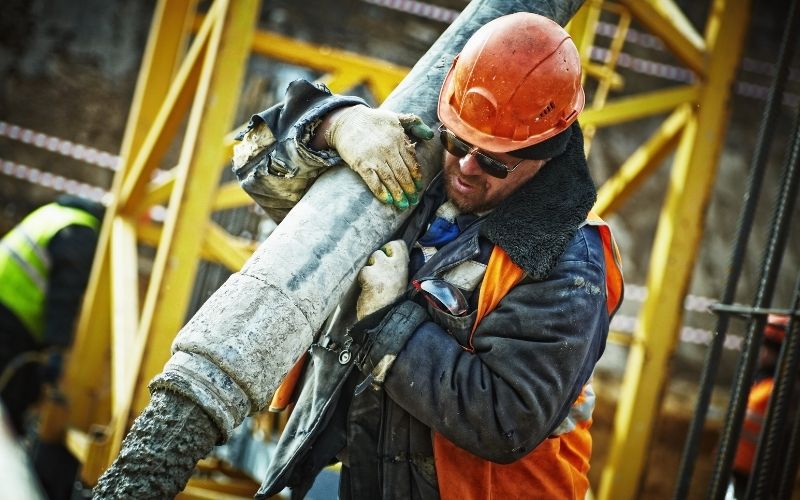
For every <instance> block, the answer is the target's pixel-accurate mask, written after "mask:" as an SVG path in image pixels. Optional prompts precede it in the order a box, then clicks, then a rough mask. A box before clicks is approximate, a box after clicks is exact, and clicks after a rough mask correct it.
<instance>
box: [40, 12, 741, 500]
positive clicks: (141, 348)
mask: <svg viewBox="0 0 800 500" xmlns="http://www.w3.org/2000/svg"><path fill="white" fill-rule="evenodd" d="M196 8H197V2H196V0H160V1H159V3H158V6H157V8H156V13H155V16H154V19H153V23H152V29H151V34H150V38H149V40H148V44H147V49H146V52H145V57H144V61H143V63H142V70H141V72H140V76H139V81H138V84H137V90H136V94H135V96H134V101H133V104H132V107H131V113H130V116H129V121H128V126H127V129H126V135H125V139H124V142H123V147H122V151H121V158H122V168H121V169H120V171H119V172H118V174H117V176H116V177H115V180H114V185H113V187H112V194H113V201H112V203H111V206H110V207H109V209H108V211H107V215H106V219H105V221H104V224H103V228H102V231H101V235H100V244H99V247H98V250H97V255H96V259H95V265H94V270H93V273H92V277H91V280H90V283H89V288H88V290H87V294H86V297H85V300H84V306H83V309H82V313H81V316H80V320H79V325H78V333H77V337H76V341H75V345H74V347H73V354H72V356H71V359H73V360H76V362H72V363H70V364H69V365H68V368H67V373H66V375H65V384H64V389H65V391H66V395H67V400H68V401H69V408H68V410H67V411H66V415H67V420H66V421H67V425H66V426H65V425H64V424H63V421H64V420H63V418H62V417H63V416H64V415H65V410H64V408H60V407H58V405H57V404H55V403H50V406H49V408H48V409H47V411H45V412H44V413H43V417H44V418H43V423H42V436H43V437H44V438H49V439H64V440H65V442H66V443H67V444H68V446H69V447H70V449H71V450H72V451H73V452H74V453H75V454H76V456H77V457H79V459H80V460H81V461H82V462H83V469H82V478H83V480H84V481H85V482H86V483H87V484H94V483H95V482H96V480H97V478H98V477H99V475H100V474H101V473H102V471H103V470H104V469H105V468H106V467H107V466H108V465H109V464H110V462H111V461H112V459H113V458H114V457H115V456H116V454H117V452H118V449H119V446H120V442H121V439H122V437H123V435H124V433H125V431H126V430H127V428H128V426H129V425H130V423H131V421H132V418H133V417H134V416H135V415H137V414H138V413H139V412H140V411H141V409H142V408H143V407H144V405H145V404H146V401H147V399H148V395H147V389H146V384H147V382H148V381H149V380H150V379H151V378H152V377H153V376H154V375H156V374H157V373H158V372H159V371H160V370H161V368H162V366H163V364H164V362H165V361H166V360H167V359H168V357H169V347H170V343H171V341H172V339H173V337H174V335H175V334H176V333H177V331H178V330H179V329H180V327H181V326H182V324H183V322H184V318H185V315H186V310H187V306H188V302H189V297H190V293H191V289H192V286H193V283H194V278H195V272H196V269H197V264H198V261H199V259H201V258H202V259H206V260H210V261H214V262H218V263H220V264H222V265H224V266H226V267H227V268H229V269H231V270H238V269H239V268H240V267H241V265H242V264H243V263H244V261H245V260H246V258H247V257H248V256H249V255H250V253H251V252H252V249H253V246H252V242H249V241H243V240H241V239H239V238H235V237H233V236H231V235H230V234H228V233H227V232H226V231H225V230H224V229H223V228H221V227H219V226H218V225H217V224H215V223H214V222H212V221H211V219H210V216H211V214H212V212H214V211H217V210H223V209H228V208H233V207H238V206H244V205H246V204H249V203H250V199H249V198H248V197H247V196H246V195H244V193H243V192H242V191H241V189H239V187H238V185H237V184H236V183H227V184H222V185H220V184H219V179H220V171H221V168H223V166H224V165H225V164H226V160H227V159H228V158H230V147H231V144H232V140H231V137H232V136H233V132H231V131H230V130H231V128H232V123H231V122H232V119H233V115H234V110H235V107H236V100H237V95H238V94H239V90H240V87H241V82H242V77H243V73H244V68H245V63H246V60H247V57H248V55H249V53H251V52H252V53H256V54H259V55H262V56H266V57H270V58H274V59H279V60H283V61H287V62H290V63H293V64H297V65H302V66H307V67H310V68H312V69H315V70H317V71H319V72H321V73H323V76H322V77H321V80H322V81H324V82H326V83H327V84H328V86H329V87H331V89H332V90H334V91H337V92H344V91H347V90H348V89H349V88H351V87H353V86H354V85H357V84H365V85H366V86H367V87H368V88H369V89H370V90H371V91H372V92H373V94H374V95H375V97H376V98H377V99H378V100H383V99H384V98H385V97H386V96H387V95H388V94H389V92H390V91H391V90H392V89H393V88H394V87H395V86H396V85H397V84H398V83H399V82H400V81H401V80H402V78H403V77H404V76H405V74H406V73H407V71H408V69H407V68H402V67H398V66H395V65H391V64H388V63H386V62H383V61H377V60H374V59H369V58H365V57H362V56H359V55H357V54H352V53H347V52H344V51H340V50H336V49H333V48H330V47H323V46H316V45H313V44H308V43H303V42H298V41H296V40H292V39H289V38H286V37H283V36H280V35H277V34H274V33H267V32H262V31H257V30H255V26H256V21H257V19H256V18H257V13H258V11H259V2H258V1H257V0H238V1H233V0H215V1H214V2H213V3H212V4H211V5H210V7H209V8H208V10H207V11H206V12H205V13H204V15H203V16H198V14H197V12H196ZM748 9H749V1H738V0H729V1H725V0H713V4H712V8H711V11H710V14H709V17H708V21H707V23H706V29H705V33H704V35H702V36H701V35H700V34H699V33H698V32H697V31H696V30H695V29H694V27H692V25H691V24H690V23H689V22H688V21H687V20H686V17H685V16H684V15H683V13H682V12H681V11H680V9H679V8H678V7H677V6H676V5H675V4H674V2H672V1H670V0H622V1H621V2H619V3H610V2H603V1H601V0H588V1H587V2H586V4H585V5H584V7H583V8H582V9H581V10H580V11H579V12H578V14H577V15H576V17H575V18H574V19H573V20H572V22H571V23H570V25H569V27H568V28H569V30H570V32H571V33H572V35H573V38H574V39H575V41H576V43H577V44H578V47H579V49H580V50H581V54H582V58H583V62H584V65H585V67H586V72H585V73H586V75H587V77H589V78H594V79H596V80H597V90H596V92H595V94H594V100H593V101H592V102H591V103H589V106H588V109H586V110H585V111H584V113H583V114H582V116H581V123H582V126H583V127H584V129H585V130H586V131H587V139H588V140H587V151H588V145H589V144H590V141H591V138H592V136H593V135H594V131H595V130H596V129H598V128H600V127H609V126H614V125H616V124H620V123H624V122H630V121H633V120H638V119H641V118H645V117H653V116H659V115H661V116H664V120H663V122H662V123H661V125H660V126H659V127H658V128H657V130H656V131H655V132H654V133H653V134H652V135H651V136H650V137H649V138H648V139H647V140H646V141H645V142H644V143H643V144H642V145H641V146H640V147H639V148H638V149H636V150H635V151H634V152H633V154H632V155H631V156H630V157H629V158H628V159H627V160H625V162H624V163H623V164H622V165H621V166H620V167H619V169H618V170H617V172H616V173H615V174H614V175H613V176H612V177H611V178H610V179H608V180H607V181H606V182H605V183H604V184H603V186H601V188H600V190H599V193H598V200H597V204H596V207H595V208H596V210H597V211H598V213H600V214H601V215H608V214H611V213H613V212H614V211H615V210H617V209H618V208H619V206H621V205H622V203H624V201H625V200H626V199H627V198H628V197H629V196H630V194H631V193H633V192H634V191H635V190H636V188H637V187H638V186H639V185H641V183H642V182H643V181H644V180H645V179H646V178H647V177H648V176H649V175H651V174H652V173H653V172H654V171H655V170H656V169H657V168H658V167H659V166H660V165H661V164H662V163H663V160H664V159H665V158H667V157H668V156H669V155H670V154H673V153H674V161H673V165H672V173H671V180H670V184H669V187H668V190H667V195H666V200H665V203H664V205H663V208H662V211H661V215H660V217H659V223H658V230H657V233H656V238H655V242H654V247H653V252H652V257H651V261H650V269H649V275H648V278H647V287H648V290H649V293H648V297H647V299H646V301H645V303H644V305H643V308H642V311H641V314H640V318H639V322H638V326H637V329H636V331H635V333H634V336H633V339H634V340H633V341H632V342H630V351H629V358H628V365H627V368H626V371H625V377H624V381H623V391H622V394H621V398H620V400H619V405H618V410H617V415H616V421H615V433H614V437H613V439H612V445H611V446H612V447H611V452H610V458H609V462H608V464H607V465H606V467H605V469H604V470H603V473H602V482H601V485H600V488H599V498H601V499H626V498H634V497H635V496H636V494H637V491H638V488H639V486H640V483H641V481H642V478H643V474H644V471H645V467H646V463H647V449H648V446H649V443H650V440H651V438H652V428H653V424H654V422H655V418H656V416H657V413H658V409H659V404H660V400H661V394H662V393H663V390H664V387H665V382H666V378H667V375H668V362H669V359H670V356H671V354H672V351H673V349H674V347H675V343H676V340H677V337H678V332H679V330H680V325H681V320H682V304H683V299H684V296H685V293H686V290H687V289H688V287H689V281H690V279H691V275H692V270H693V268H694V263H695V260H696V257H697V253H698V247H699V241H700V237H701V235H702V228H703V221H704V218H705V206H706V204H707V203H708V199H709V196H710V192H711V188H712V184H713V181H714V177H715V174H716V170H717V163H718V158H719V152H720V143H721V139H722V137H723V134H724V131H725V125H726V118H727V101H728V99H729V96H730V88H731V81H732V78H733V76H734V70H735V66H736V63H737V61H738V59H739V55H740V52H741V45H742V41H743V39H744V32H745V27H746V21H747V12H748ZM603 10H605V11H606V12H607V13H610V14H611V15H613V16H616V17H617V19H618V32H617V35H616V36H615V37H614V38H613V39H612V42H611V47H610V49H609V54H610V55H609V57H608V59H607V60H606V61H605V62H604V63H603V64H597V63H594V62H592V61H590V60H589V49H590V47H591V45H592V43H593V40H594V34H595V31H596V27H597V23H598V22H599V20H600V17H601V11H603ZM633 21H638V22H639V23H640V24H641V25H643V26H644V27H645V28H647V29H648V30H649V31H650V32H651V33H653V34H655V35H657V36H658V37H660V38H661V39H662V40H663V41H664V43H665V45H666V46H667V47H668V48H669V49H670V50H671V51H672V53H673V54H674V55H675V56H676V57H677V58H678V59H679V60H680V61H682V62H683V63H684V64H685V65H686V66H687V67H688V68H690V69H691V70H692V71H694V73H695V81H696V83H693V84H689V85H686V84H681V85H676V86H674V87H671V88H667V89H660V90H655V91H651V92H645V93H642V94H638V95H633V96H625V97H618V98H613V97H612V96H611V93H612V92H613V91H615V90H618V89H620V88H622V85H623V81H622V78H621V77H620V75H619V74H618V73H617V71H616V68H615V65H616V62H617V58H618V56H619V54H620V51H621V50H622V47H623V45H624V42H625V34H626V31H627V29H628V26H629V25H630V24H631V23H632V22H633ZM719 40H724V41H725V44H726V45H725V49H724V50H723V49H722V47H721V44H720V43H718V41H719ZM190 41H191V43H189V42H190ZM179 132H182V133H183V136H182V141H181V147H180V155H179V159H178V162H177V165H176V166H175V167H174V168H172V169H171V170H169V172H168V174H167V175H165V176H161V177H160V178H159V179H157V180H153V179H152V174H153V173H154V172H155V170H156V168H158V167H159V165H161V163H162V162H163V160H164V158H165V155H166V154H167V151H168V149H169V148H170V146H172V145H173V143H174V142H175V138H176V137H177V136H178V133H179ZM162 203H163V204H166V208H167V210H166V213H167V217H166V220H165V221H164V222H163V223H158V222H154V221H151V220H149V219H148V217H147V214H148V212H149V210H150V209H151V208H152V207H153V206H154V205H157V204H162ZM678 230H679V232H678ZM138 245H149V246H152V247H154V248H155V251H156V253H155V260H154V262H153V266H152V271H151V273H150V275H149V277H142V276H140V274H139V271H138V270H137V266H138V261H139V249H138V248H139V247H138ZM667 276H669V280H668V281H667V280H666V277H667ZM145 278H146V280H145ZM143 280H144V281H146V282H147V283H146V285H147V286H146V288H145V289H142V287H141V282H142V281H143ZM140 298H141V301H140ZM614 338H619V335H615V336H614ZM98 373H107V374H108V377H107V379H101V380H98V375H97V374H98ZM241 488H242V486H241V485H239V486H237V487H236V488H233V487H231V489H229V490H225V489H224V488H223V489H222V490H219V487H218V485H217V486H214V485H210V484H207V483H206V482H203V481H199V480H198V481H195V480H193V482H191V483H190V488H188V489H187V491H186V492H185V493H184V494H183V496H184V497H185V498H203V497H204V495H206V494H205V493H203V491H206V490H209V491H211V490H215V491H227V492H228V493H231V494H233V493H240V489H241ZM244 488H245V489H246V487H244ZM189 490H191V491H189ZM209 495H211V496H213V494H209ZM206 497H208V496H206ZM217 497H219V496H217Z"/></svg>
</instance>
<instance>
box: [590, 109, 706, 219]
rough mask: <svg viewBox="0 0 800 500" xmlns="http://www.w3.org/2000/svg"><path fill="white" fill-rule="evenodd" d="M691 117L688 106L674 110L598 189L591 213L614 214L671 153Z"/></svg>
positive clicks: (603, 215) (602, 215)
mask: <svg viewBox="0 0 800 500" xmlns="http://www.w3.org/2000/svg"><path fill="white" fill-rule="evenodd" d="M690 116H691V108H690V107H689V105H688V104H684V105H682V106H681V107H679V108H678V109H676V110H675V111H673V112H672V114H671V115H670V116H669V117H668V118H667V119H666V120H664V123H662V124H661V126H660V127H659V128H658V130H656V131H655V132H654V133H653V135H651V136H650V139H648V140H647V141H646V142H645V143H644V144H642V145H641V146H639V148H637V149H636V151H634V153H633V154H632V155H631V156H629V157H628V159H627V160H625V163H623V164H622V166H621V167H620V168H619V169H618V170H617V172H616V173H615V174H614V175H613V176H611V178H609V179H608V180H606V181H605V182H604V183H603V185H602V186H600V189H598V190H597V201H596V202H595V204H594V209H593V210H594V212H596V213H597V214H598V215H600V216H601V217H605V216H607V215H609V214H611V213H613V212H615V211H616V210H617V208H618V207H619V206H620V205H622V204H623V203H624V202H625V200H627V199H628V196H630V194H631V193H633V192H634V191H635V190H636V188H638V187H639V186H640V185H641V184H642V182H644V180H645V179H646V178H647V177H648V176H650V174H652V173H653V172H654V171H655V170H656V169H657V168H658V166H659V165H661V162H662V161H663V160H664V158H666V157H667V155H669V153H670V152H672V150H673V149H674V148H675V145H676V144H677V142H678V139H679V138H680V132H681V130H682V129H683V126H684V125H685V124H686V121H687V120H688V119H689V117H690Z"/></svg>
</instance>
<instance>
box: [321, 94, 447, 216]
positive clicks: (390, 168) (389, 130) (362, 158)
mask: <svg viewBox="0 0 800 500" xmlns="http://www.w3.org/2000/svg"><path fill="white" fill-rule="evenodd" d="M406 132H408V133H409V134H412V135H413V137H414V138H416V139H424V140H428V139H430V138H432V137H433V131H432V130H431V129H430V128H428V126H427V125H425V123H423V122H422V120H421V119H420V118H419V117H418V116H416V115H412V114H397V113H394V112H391V111H386V110H383V109H372V108H368V107H367V106H364V105H363V104H359V105H356V106H352V107H349V108H345V109H344V110H343V111H340V112H339V113H338V114H337V115H335V116H334V118H333V120H332V122H331V124H330V127H329V128H328V129H327V130H326V131H325V140H326V141H327V142H328V145H329V146H330V147H332V148H334V149H335V150H336V151H337V152H338V153H339V156H341V157H342V160H344V161H345V163H347V164H348V165H349V166H350V168H352V169H353V170H354V171H355V172H356V173H357V174H358V175H360V176H361V178H362V179H364V182H365V183H366V184H367V187H369V190H370V191H372V194H374V195H375V197H376V198H378V199H379V200H380V201H382V202H384V203H387V204H388V203H393V204H394V205H395V206H396V207H397V208H399V209H400V210H405V209H406V208H408V206H409V204H411V205H416V204H417V202H418V201H419V193H418V191H419V190H420V189H421V188H422V172H420V169H419V164H418V163H417V158H416V154H415V152H414V143H412V142H411V140H410V139H409V137H408V136H407V135H406Z"/></svg>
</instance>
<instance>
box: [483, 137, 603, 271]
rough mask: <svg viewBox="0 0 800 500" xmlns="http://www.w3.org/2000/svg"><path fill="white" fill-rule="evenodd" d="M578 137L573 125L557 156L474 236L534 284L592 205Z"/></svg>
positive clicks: (591, 185)
mask: <svg viewBox="0 0 800 500" xmlns="http://www.w3.org/2000/svg"><path fill="white" fill-rule="evenodd" d="M596 198H597V191H596V190H595V187H594V182H593V181H592V178H591V177H590V176H589V169H588V167H587V165H586V157H585V155H584V150H583V133H582V132H581V129H580V126H579V125H578V123H577V122H575V124H573V125H572V137H571V138H570V140H569V143H568V144H567V149H566V151H565V152H564V154H562V155H561V156H558V157H556V158H553V159H551V160H550V161H548V162H547V163H546V164H545V165H544V166H543V167H542V169H541V170H540V171H539V172H538V173H537V174H536V175H535V176H534V177H533V178H532V179H531V180H530V181H528V183H527V184H525V185H523V186H522V187H520V188H519V189H518V190H517V191H516V192H514V194H512V195H511V196H510V197H509V198H507V199H505V200H504V201H503V202H502V203H501V204H500V206H498V207H497V208H496V209H494V210H493V211H492V212H491V213H490V214H489V215H487V216H486V220H485V221H484V222H483V223H482V224H481V229H480V234H481V235H482V236H485V237H486V238H487V239H489V240H490V241H491V242H492V243H494V244H496V245H499V246H500V247H501V248H502V249H503V250H505V251H506V252H507V253H508V255H509V256H510V257H511V260H513V261H514V262H515V263H516V264H517V265H519V266H520V267H522V269H523V270H525V272H526V273H528V275H530V276H531V277H532V278H533V279H534V280H542V279H545V278H546V277H547V276H548V275H549V274H550V272H551V271H552V270H553V268H554V267H555V266H556V264H557V263H558V260H559V258H560V257H561V254H562V253H563V252H564V250H565V249H566V247H567V244H569V242H570V241H571V240H572V238H573V237H574V236H575V233H576V232H577V230H578V227H580V225H581V224H582V223H583V222H584V221H585V220H586V216H587V214H588V213H589V210H591V208H592V206H593V205H594V202H595V199H596Z"/></svg>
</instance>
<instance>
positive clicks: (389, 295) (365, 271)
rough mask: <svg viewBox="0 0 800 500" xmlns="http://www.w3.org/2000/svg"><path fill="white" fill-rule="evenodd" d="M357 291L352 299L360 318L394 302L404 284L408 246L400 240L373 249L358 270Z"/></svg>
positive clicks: (406, 283)
mask: <svg viewBox="0 0 800 500" xmlns="http://www.w3.org/2000/svg"><path fill="white" fill-rule="evenodd" d="M358 284H359V285H361V294H360V295H359V296H358V301H357V302H356V317H357V318H358V319H359V320H360V319H362V318H364V317H366V316H368V315H370V314H372V313H373V312H375V311H377V310H378V309H381V308H382V307H385V306H387V305H389V304H391V303H392V302H394V301H395V300H396V299H397V297H399V296H400V295H402V294H403V292H405V290H406V287H407V286H408V249H407V248H406V244H405V243H404V242H403V240H395V241H390V242H389V243H387V244H385V245H383V246H382V247H381V248H380V250H376V251H375V252H373V253H372V255H370V257H369V259H368V260H367V265H366V266H364V267H363V268H362V269H361V272H359V273H358Z"/></svg>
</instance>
